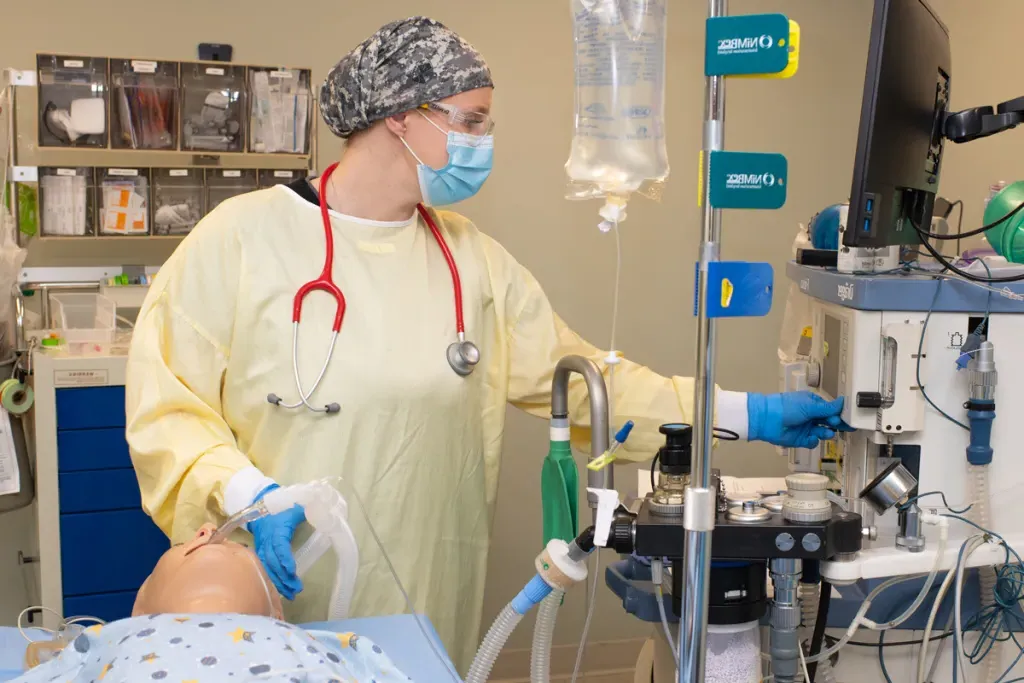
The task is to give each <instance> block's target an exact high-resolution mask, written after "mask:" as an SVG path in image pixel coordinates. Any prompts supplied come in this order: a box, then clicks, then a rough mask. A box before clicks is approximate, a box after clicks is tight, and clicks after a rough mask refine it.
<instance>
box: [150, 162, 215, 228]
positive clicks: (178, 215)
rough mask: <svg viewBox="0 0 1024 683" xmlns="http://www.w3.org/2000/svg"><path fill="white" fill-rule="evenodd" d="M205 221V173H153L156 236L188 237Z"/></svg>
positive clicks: (174, 170) (169, 170) (165, 170)
mask: <svg viewBox="0 0 1024 683" xmlns="http://www.w3.org/2000/svg"><path fill="white" fill-rule="evenodd" d="M202 217H203V171H202V169H199V168H155V169H153V234H154V235H184V234H186V233H188V232H190V231H191V230H192V228H194V227H195V225H196V223H198V222H199V219H200V218H202Z"/></svg>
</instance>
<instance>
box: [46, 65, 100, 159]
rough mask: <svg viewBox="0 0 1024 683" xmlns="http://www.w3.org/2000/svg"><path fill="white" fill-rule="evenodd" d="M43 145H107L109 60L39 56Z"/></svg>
mask: <svg viewBox="0 0 1024 683" xmlns="http://www.w3.org/2000/svg"><path fill="white" fill-rule="evenodd" d="M36 72H37V75H38V80H39V87H38V91H39V146H40V147H106V146H107V130H108V127H107V110H108V107H107V94H108V89H107V60H106V59H104V58H102V57H71V56H65V55H37V56H36Z"/></svg>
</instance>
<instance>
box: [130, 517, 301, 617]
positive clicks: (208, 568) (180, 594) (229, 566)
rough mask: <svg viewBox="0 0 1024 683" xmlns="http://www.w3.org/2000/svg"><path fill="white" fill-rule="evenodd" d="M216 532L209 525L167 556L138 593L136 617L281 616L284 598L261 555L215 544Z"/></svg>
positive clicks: (242, 548)
mask: <svg viewBox="0 0 1024 683" xmlns="http://www.w3.org/2000/svg"><path fill="white" fill-rule="evenodd" d="M214 531H216V527H214V526H213V525H212V524H205V525H203V526H202V528H200V529H199V531H197V532H196V535H195V538H193V539H192V540H191V541H189V542H188V543H182V544H180V545H176V546H174V547H173V548H171V549H170V550H168V551H167V552H166V553H164V554H163V557H161V558H160V561H159V562H157V563H156V567H154V568H153V573H152V574H150V575H149V578H147V579H146V581H145V583H143V584H142V588H140V589H139V594H138V595H137V596H136V598H135V607H134V608H133V609H132V616H133V617H137V616H141V615H143V614H162V613H167V612H178V613H185V614H219V613H229V612H233V613H236V614H256V615H261V616H265V617H275V618H277V619H280V618H282V610H281V596H279V595H278V593H277V591H276V590H275V589H274V584H272V583H271V582H270V578H269V577H268V576H267V575H266V573H265V572H264V570H263V564H262V563H261V562H260V561H259V559H257V557H256V554H255V553H253V551H252V550H250V549H249V548H247V547H245V546H244V545H242V544H240V543H233V542H231V541H228V542H226V543H210V537H211V536H212V535H213V532H214Z"/></svg>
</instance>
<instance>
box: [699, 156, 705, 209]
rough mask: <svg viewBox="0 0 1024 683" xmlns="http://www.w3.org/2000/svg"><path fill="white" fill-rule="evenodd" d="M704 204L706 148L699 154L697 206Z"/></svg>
mask: <svg viewBox="0 0 1024 683" xmlns="http://www.w3.org/2000/svg"><path fill="white" fill-rule="evenodd" d="M703 205H704V150H701V151H700V154H698V155H697V208H698V209H699V208H700V207H702V206H703Z"/></svg>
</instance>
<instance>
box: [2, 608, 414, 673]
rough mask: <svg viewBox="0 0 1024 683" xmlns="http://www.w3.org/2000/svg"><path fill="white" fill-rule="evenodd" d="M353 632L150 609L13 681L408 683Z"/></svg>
mask: <svg viewBox="0 0 1024 683" xmlns="http://www.w3.org/2000/svg"><path fill="white" fill-rule="evenodd" d="M410 680H412V679H410V678H408V677H407V676H405V674H403V673H401V672H400V671H398V670H397V669H396V668H395V666H394V665H393V664H392V663H391V661H390V660H389V659H388V658H387V656H386V655H385V654H384V653H383V652H382V651H381V649H380V648H379V647H378V646H377V645H375V644H374V643H372V642H370V641H369V640H368V639H366V638H360V637H359V636H357V635H354V634H351V633H343V634H338V633H330V632H326V631H306V630H304V629H302V628H299V627H298V626H295V625H293V624H287V623H285V622H283V621H278V620H276V619H271V618H269V617H257V616H246V615H239V614H203V615H187V614H155V615H150V616H143V617H134V618H132V619H122V620H120V621H115V622H112V623H110V624H106V625H105V626H92V627H90V628H88V629H86V631H85V632H84V633H82V634H81V635H79V636H78V637H77V638H76V639H75V640H74V641H73V642H72V643H71V645H69V646H68V647H66V648H64V650H63V651H62V652H61V653H60V654H59V655H58V656H57V657H55V658H54V659H52V660H50V661H48V662H45V663H43V664H40V665H39V666H37V667H35V668H34V669H31V670H29V671H28V672H26V673H25V674H24V675H22V676H21V677H19V678H17V679H15V681H14V682H13V683H161V682H162V683H248V682H250V681H267V682H270V683H332V682H337V683H355V682H358V683H408V681H410Z"/></svg>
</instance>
